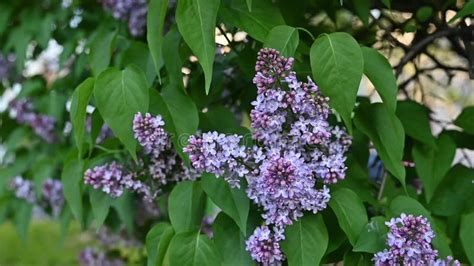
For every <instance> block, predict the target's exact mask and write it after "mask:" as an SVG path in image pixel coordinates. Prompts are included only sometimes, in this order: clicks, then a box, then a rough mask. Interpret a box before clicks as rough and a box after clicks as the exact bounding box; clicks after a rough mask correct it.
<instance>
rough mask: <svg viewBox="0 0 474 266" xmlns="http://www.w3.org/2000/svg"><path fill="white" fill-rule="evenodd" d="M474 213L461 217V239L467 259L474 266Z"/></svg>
mask: <svg viewBox="0 0 474 266" xmlns="http://www.w3.org/2000/svg"><path fill="white" fill-rule="evenodd" d="M473 225H474V212H473V213H469V214H465V215H463V216H462V217H461V225H460V229H459V238H460V239H461V243H462V246H463V248H464V252H465V253H466V255H467V258H468V259H469V261H470V262H471V264H474V226H473Z"/></svg>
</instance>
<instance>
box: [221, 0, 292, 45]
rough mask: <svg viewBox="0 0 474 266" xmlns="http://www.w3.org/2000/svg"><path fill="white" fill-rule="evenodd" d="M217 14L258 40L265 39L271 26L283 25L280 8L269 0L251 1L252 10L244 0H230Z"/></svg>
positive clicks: (262, 40)
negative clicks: (250, 10)
mask: <svg viewBox="0 0 474 266" xmlns="http://www.w3.org/2000/svg"><path fill="white" fill-rule="evenodd" d="M219 16H222V18H223V19H224V20H226V21H228V22H229V23H231V24H233V25H234V26H236V27H238V28H240V29H242V30H243V31H245V32H247V33H248V34H249V35H250V36H252V38H254V39H256V40H257V41H260V42H264V41H265V38H266V37H267V35H268V33H269V32H270V30H271V29H272V28H273V27H275V26H278V25H285V20H284V19H283V16H282V15H281V12H280V10H279V9H278V8H277V7H276V6H275V5H273V4H272V2H271V1H269V0H259V1H255V2H252V12H249V10H248V6H247V3H246V0H232V1H230V5H227V6H223V7H222V8H221V10H220V14H219Z"/></svg>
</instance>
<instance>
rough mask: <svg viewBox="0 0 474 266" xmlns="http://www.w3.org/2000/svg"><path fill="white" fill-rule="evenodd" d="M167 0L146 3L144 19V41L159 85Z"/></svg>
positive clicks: (154, 0) (153, 0) (152, 0)
mask: <svg viewBox="0 0 474 266" xmlns="http://www.w3.org/2000/svg"><path fill="white" fill-rule="evenodd" d="M167 9H168V0H151V1H150V2H149V3H148V13H147V17H146V25H147V26H146V28H147V33H146V39H147V41H148V46H149V48H150V52H151V57H152V58H153V63H154V64H155V70H156V75H157V76H158V79H159V81H160V83H161V75H160V69H161V66H163V52H162V46H163V27H164V25H165V18H166V11H167Z"/></svg>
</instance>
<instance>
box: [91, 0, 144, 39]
mask: <svg viewBox="0 0 474 266" xmlns="http://www.w3.org/2000/svg"><path fill="white" fill-rule="evenodd" d="M99 1H100V2H102V5H103V6H104V9H106V10H108V11H110V12H112V16H113V17H114V18H115V19H119V20H122V21H127V22H128V29H129V30H130V33H131V34H132V35H133V36H141V35H143V34H144V33H145V27H146V15H147V12H148V7H147V3H146V0H99Z"/></svg>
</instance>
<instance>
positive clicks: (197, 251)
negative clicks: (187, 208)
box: [168, 232, 221, 266]
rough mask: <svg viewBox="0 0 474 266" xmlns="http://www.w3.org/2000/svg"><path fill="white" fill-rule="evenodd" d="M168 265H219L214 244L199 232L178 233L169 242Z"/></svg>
mask: <svg viewBox="0 0 474 266" xmlns="http://www.w3.org/2000/svg"><path fill="white" fill-rule="evenodd" d="M168 255H169V262H170V265H180V266H203V265H206V266H215V265H216V266H217V265H221V262H220V258H219V255H218V253H217V251H216V248H215V246H214V244H213V243H212V242H211V241H210V240H209V238H208V237H207V236H205V235H201V234H200V233H199V232H185V233H179V234H177V235H175V236H174V237H173V239H172V240H171V243H170V246H169V250H168Z"/></svg>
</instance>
